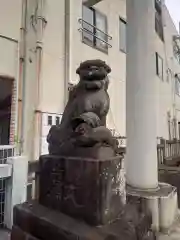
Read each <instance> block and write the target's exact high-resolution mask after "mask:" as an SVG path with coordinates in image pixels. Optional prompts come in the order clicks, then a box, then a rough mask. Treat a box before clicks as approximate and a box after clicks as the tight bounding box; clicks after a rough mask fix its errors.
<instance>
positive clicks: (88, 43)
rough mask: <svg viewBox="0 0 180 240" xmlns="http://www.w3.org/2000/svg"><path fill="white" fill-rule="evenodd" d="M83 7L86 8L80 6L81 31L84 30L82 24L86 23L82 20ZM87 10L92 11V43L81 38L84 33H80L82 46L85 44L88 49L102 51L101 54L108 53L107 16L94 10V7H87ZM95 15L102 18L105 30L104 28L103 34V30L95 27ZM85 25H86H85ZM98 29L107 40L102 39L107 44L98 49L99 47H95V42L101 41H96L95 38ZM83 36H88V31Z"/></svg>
mask: <svg viewBox="0 0 180 240" xmlns="http://www.w3.org/2000/svg"><path fill="white" fill-rule="evenodd" d="M83 7H86V6H84V5H82V28H83V29H86V28H84V27H83V23H84V21H86V20H84V16H83ZM86 8H88V7H86ZM88 9H89V10H91V11H92V19H93V21H92V22H93V26H92V28H93V31H92V34H93V35H92V39H93V40H92V41H88V40H87V39H86V38H85V37H84V36H83V35H84V31H82V42H83V43H84V44H86V45H88V46H90V47H93V48H95V49H97V50H100V51H102V52H104V53H108V18H107V15H106V14H104V13H102V12H100V11H99V10H97V9H95V8H94V7H89V8H88ZM97 13H98V14H99V15H101V16H102V17H103V18H104V23H105V28H106V31H105V32H104V31H103V30H101V29H99V28H97V27H96V18H97ZM85 24H87V23H85ZM89 24H90V25H91V23H89ZM98 29H99V31H101V32H102V33H104V36H106V38H107V39H102V40H103V41H106V42H107V43H105V47H100V46H98V45H97V42H98V41H101V40H100V39H98V38H97V36H96V34H97V31H98ZM85 34H88V31H87V32H85ZM103 41H102V42H103Z"/></svg>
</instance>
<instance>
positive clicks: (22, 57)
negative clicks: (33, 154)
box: [17, 0, 27, 154]
mask: <svg viewBox="0 0 180 240" xmlns="http://www.w3.org/2000/svg"><path fill="white" fill-rule="evenodd" d="M26 19H27V0H22V17H21V28H20V43H19V81H18V82H19V84H18V115H19V120H18V131H17V132H18V135H19V136H18V137H17V140H18V142H19V143H20V149H19V151H20V154H21V153H22V152H23V145H24V134H25V130H24V120H25V111H24V110H25V89H26V87H25V86H26V76H25V75H26Z"/></svg>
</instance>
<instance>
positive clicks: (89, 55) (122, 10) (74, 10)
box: [70, 0, 126, 136]
mask: <svg viewBox="0 0 180 240" xmlns="http://www.w3.org/2000/svg"><path fill="white" fill-rule="evenodd" d="M71 4H72V5H71V28H72V30H71V38H70V39H71V51H70V82H71V83H77V81H78V75H76V69H77V67H78V66H79V64H80V62H82V61H84V60H87V59H102V60H104V61H106V62H107V63H108V64H109V65H110V66H111V68H112V72H111V74H110V86H109V94H110V100H111V108H110V112H109V115H108V119H107V124H108V126H109V128H111V129H115V130H116V134H118V135H122V136H124V135H125V128H126V127H125V80H126V68H125V65H126V55H125V54H124V53H123V52H121V51H120V50H119V17H122V18H124V19H125V18H126V4H125V1H120V0H113V4H112V1H111V0H104V1H102V2H100V3H98V4H97V5H96V6H95V9H97V10H99V11H100V12H101V13H103V14H105V15H106V16H107V22H108V34H109V35H110V36H112V40H110V41H109V43H110V44H111V45H112V48H109V49H108V54H106V53H103V52H101V51H99V50H97V49H94V48H92V47H90V46H88V45H86V44H84V43H83V42H82V33H81V32H79V31H78V29H79V28H81V24H80V23H79V22H78V20H79V19H80V18H82V0H77V1H73V0H72V1H71Z"/></svg>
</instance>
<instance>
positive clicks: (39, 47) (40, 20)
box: [34, 0, 46, 159]
mask: <svg viewBox="0 0 180 240" xmlns="http://www.w3.org/2000/svg"><path fill="white" fill-rule="evenodd" d="M37 9H38V11H37V39H36V80H37V81H36V83H37V88H36V89H37V92H36V109H35V133H34V136H35V141H34V142H35V144H34V157H35V158H36V159H37V158H38V157H39V155H40V135H41V118H42V116H41V115H42V114H41V109H40V98H41V97H40V90H41V72H42V71H41V70H42V69H41V66H42V54H43V32H44V27H45V24H46V20H45V17H44V9H45V0H38V1H37Z"/></svg>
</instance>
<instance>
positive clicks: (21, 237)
mask: <svg viewBox="0 0 180 240" xmlns="http://www.w3.org/2000/svg"><path fill="white" fill-rule="evenodd" d="M11 240H40V239H37V238H35V237H33V236H32V235H30V234H28V233H26V232H24V231H23V230H21V229H20V228H19V227H17V226H15V225H14V226H13V228H12V232H11Z"/></svg>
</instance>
